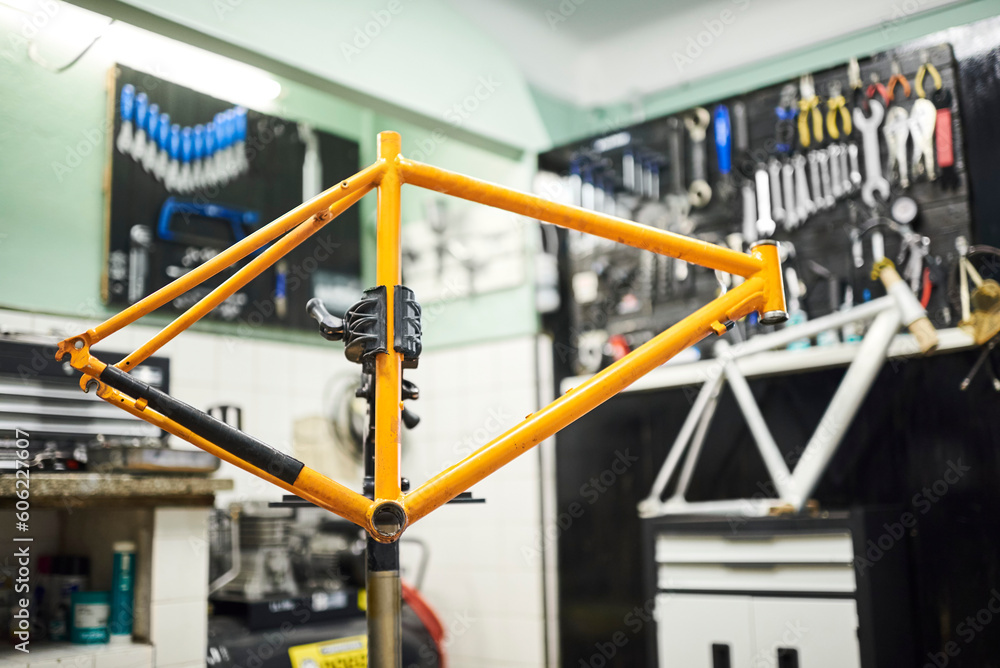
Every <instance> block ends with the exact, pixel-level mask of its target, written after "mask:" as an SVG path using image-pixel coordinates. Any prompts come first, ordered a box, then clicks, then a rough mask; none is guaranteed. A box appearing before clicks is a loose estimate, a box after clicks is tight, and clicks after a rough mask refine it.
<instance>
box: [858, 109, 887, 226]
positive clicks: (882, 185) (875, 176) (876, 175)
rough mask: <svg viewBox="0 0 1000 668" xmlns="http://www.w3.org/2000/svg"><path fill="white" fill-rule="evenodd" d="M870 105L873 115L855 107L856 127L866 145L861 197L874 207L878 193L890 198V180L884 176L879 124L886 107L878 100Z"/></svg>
mask: <svg viewBox="0 0 1000 668" xmlns="http://www.w3.org/2000/svg"><path fill="white" fill-rule="evenodd" d="M868 106H869V108H871V116H865V112H863V111H862V110H861V108H860V107H855V108H854V127H856V128H858V130H859V131H860V132H861V141H862V143H863V144H864V146H865V182H864V183H863V184H862V185H861V199H862V201H864V203H865V204H867V205H868V206H869V207H874V206H875V194H876V193H877V194H878V195H879V196H880V197H881V198H882V200H883V201H884V200H887V199H889V181H887V180H886V178H885V177H884V176H882V156H881V154H880V149H879V141H878V126H879V124H881V123H882V118H883V117H884V116H885V109H883V108H882V104H881V103H880V102H879V101H878V100H869V101H868ZM852 178H853V177H852Z"/></svg>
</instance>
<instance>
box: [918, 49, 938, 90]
mask: <svg viewBox="0 0 1000 668" xmlns="http://www.w3.org/2000/svg"><path fill="white" fill-rule="evenodd" d="M928 74H930V75H931V79H933V80H934V90H941V85H942V83H941V73H940V72H938V70H937V68H936V67H934V65H932V64H931V61H930V60H929V59H928V58H926V56H925V58H924V64H923V65H921V66H920V69H919V70H917V77H916V79H914V80H913V83H914V85H915V86H916V88H917V96H919V97H921V98H925V97H927V93H926V92H924V77H926V76H927V75H928Z"/></svg>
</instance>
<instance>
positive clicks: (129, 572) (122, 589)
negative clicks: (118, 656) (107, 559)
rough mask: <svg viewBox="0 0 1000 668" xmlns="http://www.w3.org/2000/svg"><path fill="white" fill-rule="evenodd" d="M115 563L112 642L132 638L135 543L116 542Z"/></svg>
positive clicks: (112, 591) (113, 574)
mask: <svg viewBox="0 0 1000 668" xmlns="http://www.w3.org/2000/svg"><path fill="white" fill-rule="evenodd" d="M114 551H115V556H114V564H113V565H112V570H111V611H110V619H109V620H108V626H109V628H110V631H111V642H113V643H116V642H117V643H128V642H131V640H132V617H133V614H132V613H133V587H134V583H135V543H133V542H131V541H121V542H118V543H115V544H114Z"/></svg>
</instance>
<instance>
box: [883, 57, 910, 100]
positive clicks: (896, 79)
mask: <svg viewBox="0 0 1000 668" xmlns="http://www.w3.org/2000/svg"><path fill="white" fill-rule="evenodd" d="M890 67H891V71H892V76H890V77H889V83H888V84H886V86H885V89H886V94H887V95H888V96H889V99H888V102H889V103H890V104H891V103H892V102H894V101H896V92H895V91H896V86H897V85H898V86H900V87H901V88H902V90H903V95H904V96H905V97H906V98H907V99H909V97H910V82H909V80H907V78H906V77H905V76H903V73H902V71H901V70H900V68H899V61H898V60H896V59H895V58H893V59H892V64H891V65H890Z"/></svg>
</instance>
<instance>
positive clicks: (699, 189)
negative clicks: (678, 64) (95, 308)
mask: <svg viewBox="0 0 1000 668" xmlns="http://www.w3.org/2000/svg"><path fill="white" fill-rule="evenodd" d="M711 120H712V116H711V114H709V113H708V109H705V108H704V107H696V108H695V109H694V112H693V113H692V114H689V115H687V116H685V117H684V127H686V128H687V131H688V135H689V136H690V137H691V185H690V186H688V197H690V199H691V206H694V207H698V208H701V207H703V206H705V205H706V204H708V202H709V201H710V200H711V199H712V186H710V185H708V180H707V178H708V167H707V163H708V158H707V156H706V151H705V131H706V130H707V129H708V124H709V123H710V122H711Z"/></svg>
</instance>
